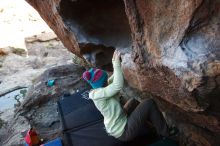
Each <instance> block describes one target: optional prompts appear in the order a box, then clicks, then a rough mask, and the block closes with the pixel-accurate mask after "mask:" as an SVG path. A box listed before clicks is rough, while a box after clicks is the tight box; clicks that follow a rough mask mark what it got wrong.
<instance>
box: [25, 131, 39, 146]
mask: <svg viewBox="0 0 220 146" xmlns="http://www.w3.org/2000/svg"><path fill="white" fill-rule="evenodd" d="M24 140H25V142H26V143H27V144H28V146H32V145H37V144H40V138H39V136H38V134H37V132H36V131H35V130H34V129H32V128H31V129H30V130H28V132H27V134H26V136H25V138H24Z"/></svg>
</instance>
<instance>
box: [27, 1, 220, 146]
mask: <svg viewBox="0 0 220 146" xmlns="http://www.w3.org/2000/svg"><path fill="white" fill-rule="evenodd" d="M27 1H28V2H29V3H30V4H31V5H32V6H33V7H35V8H36V10H37V11H38V12H39V13H40V15H41V16H42V18H43V19H44V20H45V21H46V22H47V23H48V25H49V26H50V27H51V28H52V29H53V30H54V31H55V33H56V34H57V35H58V36H59V38H60V39H61V41H62V42H63V43H64V45H65V46H66V47H67V48H68V49H69V50H70V51H72V52H73V53H74V54H76V55H78V56H81V55H82V54H80V52H83V47H80V45H79V43H84V44H86V43H93V44H96V45H105V46H107V47H108V46H112V47H114V48H119V49H120V50H121V51H122V52H123V57H122V67H123V70H124V75H125V79H126V80H127V82H128V84H129V85H130V86H131V87H134V88H136V89H138V90H139V91H142V92H144V93H148V94H151V95H152V96H153V97H154V98H155V99H156V100H157V102H158V104H160V105H161V109H163V110H164V111H166V113H167V116H168V117H169V119H172V122H174V123H176V125H177V126H178V127H179V129H180V133H181V134H182V136H181V139H182V141H181V144H182V145H219V144H220V142H219V140H218V137H219V135H220V126H219V125H220V108H219V105H220V100H219V99H218V97H219V96H220V89H219V85H220V1H219V0H157V1H155V0H148V1H143V0H124V1H122V0H121V1H119V0H117V1H116V0H107V1H105V2H104V1H102V0H94V1H92V2H91V1H89V0H48V1H41V0H27ZM45 12H47V13H45Z"/></svg>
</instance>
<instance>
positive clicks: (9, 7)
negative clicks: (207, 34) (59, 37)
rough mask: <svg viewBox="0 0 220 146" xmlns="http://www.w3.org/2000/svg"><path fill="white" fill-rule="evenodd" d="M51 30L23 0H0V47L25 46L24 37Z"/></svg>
mask: <svg viewBox="0 0 220 146" xmlns="http://www.w3.org/2000/svg"><path fill="white" fill-rule="evenodd" d="M51 31H52V30H51V29H50V28H49V27H48V26H47V25H46V23H45V22H44V21H43V20H42V18H41V17H40V16H39V14H38V13H37V11H35V9H34V8H33V7H31V6H30V5H29V4H28V3H27V2H26V1H25V0H0V48H2V47H7V46H12V47H17V48H25V43H24V38H25V37H28V36H32V35H35V34H40V33H41V32H51Z"/></svg>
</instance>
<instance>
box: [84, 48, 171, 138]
mask: <svg viewBox="0 0 220 146" xmlns="http://www.w3.org/2000/svg"><path fill="white" fill-rule="evenodd" d="M112 63H113V68H114V72H113V75H112V76H111V77H110V78H109V79H108V75H107V73H106V72H105V71H104V70H100V69H94V68H91V69H90V70H88V71H85V72H84V73H83V78H84V79H85V80H86V81H87V82H88V83H89V84H90V85H91V86H92V88H93V90H91V91H90V93H89V98H90V99H92V100H93V102H94V104H95V106H96V107H97V109H98V110H99V111H100V112H101V113H102V115H103V117H104V125H105V129H106V131H107V133H108V134H110V135H111V136H114V137H115V138H118V139H119V140H121V141H130V140H132V139H134V138H135V137H137V136H139V135H141V134H142V133H143V129H146V128H148V125H149V124H148V123H149V122H150V123H152V124H153V125H154V126H155V128H156V130H157V133H158V134H159V135H161V136H168V127H167V124H166V121H165V119H164V117H163V116H162V114H161V112H160V111H159V109H158V108H157V105H156V104H155V102H154V101H153V100H152V99H146V100H144V101H143V102H141V103H140V104H139V105H138V106H137V107H136V108H135V109H134V111H133V112H132V113H131V114H130V115H127V114H126V113H125V111H124V110H123V107H122V106H121V105H120V101H119V92H120V90H121V89H122V87H123V84H124V79H123V74H122V70H121V63H120V53H119V51H117V50H116V51H115V52H114V55H113V58H112Z"/></svg>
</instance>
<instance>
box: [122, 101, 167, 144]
mask: <svg viewBox="0 0 220 146" xmlns="http://www.w3.org/2000/svg"><path fill="white" fill-rule="evenodd" d="M149 122H150V123H151V124H152V125H153V126H154V127H155V128H156V131H157V133H158V134H159V135H161V136H168V133H169V132H168V126H167V124H166V121H165V119H164V117H163V115H162V113H161V112H160V111H159V109H158V107H157V105H156V103H155V102H154V101H153V100H152V99H146V100H144V101H143V102H141V103H140V104H139V105H138V106H137V107H136V108H135V109H134V111H133V112H132V113H131V114H130V115H129V116H128V120H127V124H126V126H125V130H124V132H123V134H122V135H121V136H120V137H119V140H121V141H130V140H132V139H134V138H135V137H137V136H140V135H143V134H144V133H147V132H149ZM147 130H148V131H147Z"/></svg>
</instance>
